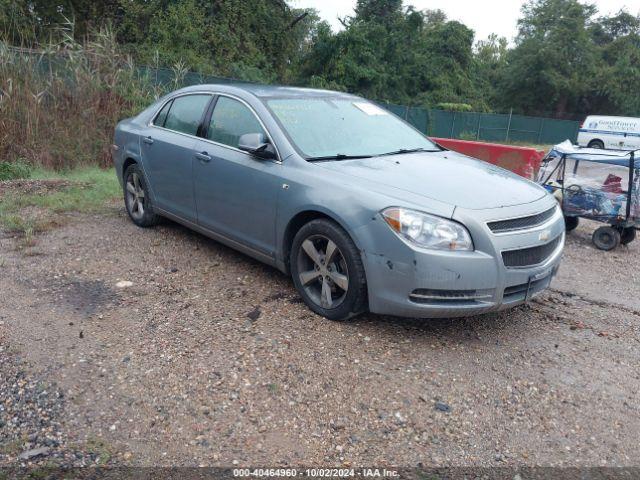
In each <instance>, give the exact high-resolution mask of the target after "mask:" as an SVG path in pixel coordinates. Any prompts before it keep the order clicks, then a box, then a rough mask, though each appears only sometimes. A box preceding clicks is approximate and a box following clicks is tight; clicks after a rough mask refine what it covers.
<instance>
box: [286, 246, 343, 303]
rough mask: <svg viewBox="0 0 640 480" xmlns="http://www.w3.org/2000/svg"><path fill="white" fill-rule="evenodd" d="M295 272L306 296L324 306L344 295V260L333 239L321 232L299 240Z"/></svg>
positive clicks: (339, 301) (337, 301) (338, 300)
mask: <svg viewBox="0 0 640 480" xmlns="http://www.w3.org/2000/svg"><path fill="white" fill-rule="evenodd" d="M298 272H299V273H298V277H299V279H300V284H301V285H302V288H304V290H305V292H306V293H307V295H308V296H309V298H310V299H311V300H312V301H313V302H314V303H315V304H316V305H318V306H320V307H322V308H324V309H332V308H336V307H338V306H339V305H340V304H342V302H343V301H344V299H345V297H346V296H347V291H348V290H349V272H348V270H347V263H346V262H345V259H344V256H343V255H342V252H341V251H340V249H339V248H338V246H337V245H336V243H335V242H334V241H333V240H331V239H330V238H328V237H325V236H324V235H312V236H310V237H308V238H307V239H305V240H304V242H302V245H301V248H300V250H299V252H298Z"/></svg>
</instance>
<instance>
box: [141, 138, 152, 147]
mask: <svg viewBox="0 0 640 480" xmlns="http://www.w3.org/2000/svg"><path fill="white" fill-rule="evenodd" d="M143 141H144V143H147V144H149V145H152V144H153V138H151V137H144V139H143Z"/></svg>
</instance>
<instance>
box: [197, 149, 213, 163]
mask: <svg viewBox="0 0 640 480" xmlns="http://www.w3.org/2000/svg"><path fill="white" fill-rule="evenodd" d="M196 158H197V159H198V160H200V161H201V162H204V163H209V162H210V161H211V155H209V154H208V153H207V152H202V153H196Z"/></svg>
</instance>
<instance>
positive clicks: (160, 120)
mask: <svg viewBox="0 0 640 480" xmlns="http://www.w3.org/2000/svg"><path fill="white" fill-rule="evenodd" d="M172 103H173V100H171V101H170V102H167V103H166V104H165V106H164V107H162V110H160V112H159V113H158V115H156V118H155V120H154V121H153V124H154V125H155V126H156V127H164V122H165V120H166V119H167V113H169V109H170V108H171V104H172Z"/></svg>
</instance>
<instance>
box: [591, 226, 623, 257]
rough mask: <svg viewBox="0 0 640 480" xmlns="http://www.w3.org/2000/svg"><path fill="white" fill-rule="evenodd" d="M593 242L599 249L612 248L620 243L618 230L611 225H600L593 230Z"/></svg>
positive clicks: (606, 249)
mask: <svg viewBox="0 0 640 480" xmlns="http://www.w3.org/2000/svg"><path fill="white" fill-rule="evenodd" d="M592 240H593V244H594V245H595V246H596V247H597V248H599V249H600V250H605V251H607V252H608V251H609V250H613V249H614V248H616V247H617V246H618V245H620V232H618V230H616V229H615V228H613V227H600V228H598V229H597V230H596V231H595V232H593V237H592Z"/></svg>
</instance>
